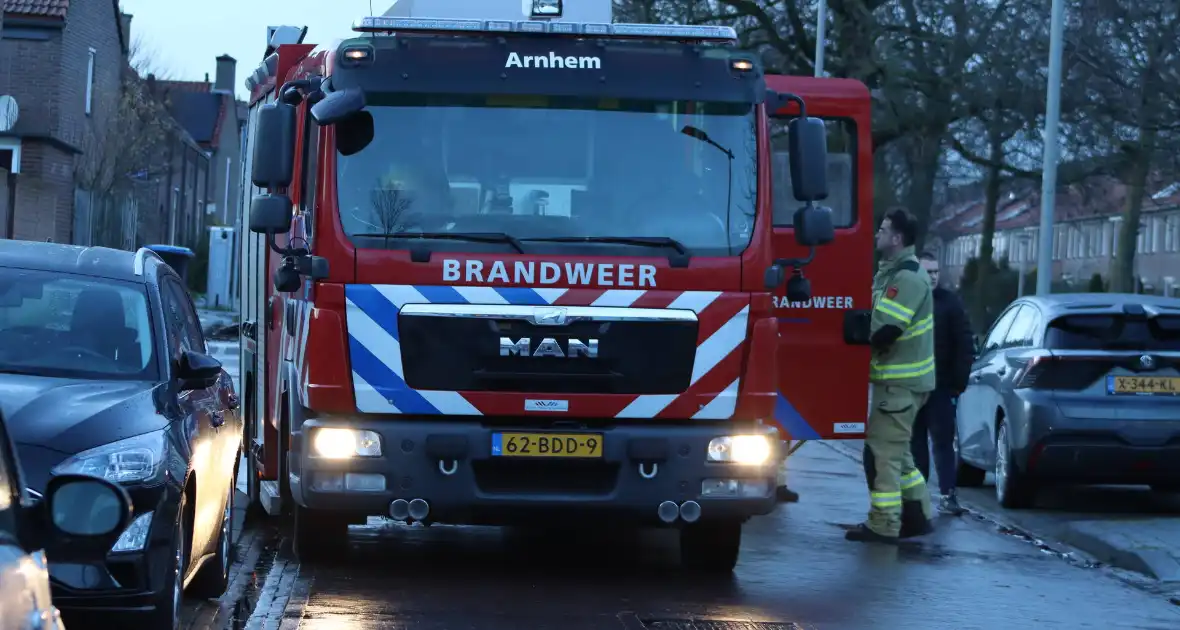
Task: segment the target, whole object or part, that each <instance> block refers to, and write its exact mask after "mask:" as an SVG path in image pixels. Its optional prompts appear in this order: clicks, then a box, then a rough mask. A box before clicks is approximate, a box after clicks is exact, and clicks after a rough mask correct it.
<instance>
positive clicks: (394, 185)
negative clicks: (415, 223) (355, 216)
mask: <svg viewBox="0 0 1180 630" xmlns="http://www.w3.org/2000/svg"><path fill="white" fill-rule="evenodd" d="M369 202H370V203H371V204H372V205H373V216H374V217H375V218H376V219H377V223H378V224H379V225H380V227H381V231H382V232H383V233H385V234H392V233H394V232H400V231H402V230H403V229H404V227H405V226H404V225H403V224H402V216H403V215H404V214H405V213H406V210H408V209H409V208H410V205H412V203H413V199H412V198H411V193H410V192H408V191H407V190H406V189H405V187H404V186H403V185H402V183H401V182H399V181H394V180H392V179H390V178H388V177H382V178H380V179H379V181H378V183H377V186H376V187H375V188H373V190H372V191H371V192H370V193H369Z"/></svg>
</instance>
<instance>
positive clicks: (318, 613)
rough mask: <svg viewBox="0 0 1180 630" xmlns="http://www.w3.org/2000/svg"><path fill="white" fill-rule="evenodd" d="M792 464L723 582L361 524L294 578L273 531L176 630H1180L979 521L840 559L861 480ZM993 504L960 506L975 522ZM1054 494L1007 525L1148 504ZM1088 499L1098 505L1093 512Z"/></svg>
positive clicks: (510, 537)
mask: <svg viewBox="0 0 1180 630" xmlns="http://www.w3.org/2000/svg"><path fill="white" fill-rule="evenodd" d="M227 345H228V344H227ZM225 350H227V352H226V354H230V352H228V350H229V349H228V348H226V349H225ZM219 358H221V357H219ZM227 368H228V369H231V371H232V372H236V369H235V368H236V366H233V367H232V368H231V367H230V366H227ZM235 376H236V374H235ZM791 464H792V466H791V471H792V472H791V485H792V487H793V488H795V489H796V490H798V491H799V492H800V493H801V494H802V496H803V499H802V502H800V503H797V504H790V505H784V506H780V507H779V508H778V510H777V511H776V512H775V513H774V514H772V515H770V516H767V517H763V518H759V519H755V520H754V521H751V522H750V523H749V524H748V525H747V528H746V537H745V542H744V546H743V550H742V560H741V563H740V564H739V566H738V568H737V570H736V571H735V573H734V575H733V576H732V577H726V578H716V577H709V576H702V575H699V574H691V573H686V572H684V571H682V570H681V569H680V568H679V564H678V557H677V556H678V553H677V551H676V544H675V539H674V538H673V537H672V536H671V535H670V534H669V533H668V532H646V533H644V534H642V535H638V536H636V535H634V534H628V533H627V532H620V531H612V530H611V529H610V528H609V526H608V525H607V524H598V523H593V524H587V527H586V528H585V529H584V530H583V531H576V532H572V531H571V532H554V531H544V530H543V529H537V530H533V531H528V530H500V529H496V528H476V527H451V526H443V525H436V526H433V527H430V528H420V527H414V528H408V527H405V526H401V525H395V524H392V523H379V522H374V523H373V524H371V525H369V526H366V527H354V528H353V529H352V533H351V536H350V539H351V542H352V545H351V549H350V551H349V554H348V555H347V557H341V558H339V559H338V560H337V561H336V562H333V563H329V564H321V565H317V566H306V565H305V566H300V565H299V564H298V563H296V562H295V561H294V558H293V557H292V555H291V553H290V547H289V541H287V540H285V535H284V531H283V530H282V528H281V527H280V526H279V525H278V524H277V523H275V522H273V521H269V520H265V521H262V522H259V523H256V524H253V525H251V526H249V527H247V528H245V530H244V531H243V533H242V535H241V539H240V540H241V544H240V546H239V562H238V564H237V566H236V567H235V570H234V578H233V583H231V586H230V589H229V592H227V594H226V596H225V597H223V598H222V599H221V601H219V602H218V601H208V602H188V603H187V605H186V608H185V613H184V620H185V624H184V627H185V628H191V629H192V630H204V629H214V628H217V629H221V628H234V629H235V630H236V629H241V628H249V629H251V630H253V629H254V628H259V629H262V628H276V629H281V630H295V629H297V628H298V629H300V630H328V629H332V630H343V629H350V630H351V629H354V628H355V629H364V630H368V629H383V630H403V629H405V630H410V629H415V630H418V629H420V630H426V629H430V630H436V629H437V630H466V629H488V630H525V629H529V630H532V629H536V630H542V629H545V628H561V629H570V630H576V629H580V628H586V629H599V628H601V629H615V628H622V629H625V630H641V629H644V628H650V629H652V630H656V629H658V630H682V629H683V630H688V629H692V628H700V629H705V628H708V629H710V630H723V629H725V628H735V629H741V630H777V629H778V628H815V629H817V630H836V629H839V630H860V629H865V630H870V629H884V630H902V629H905V630H921V629H931V630H968V629H974V628H979V629H982V630H994V629H997V628H1005V629H1012V628H1042V627H1062V628H1098V627H1101V628H1137V629H1158V630H1165V629H1168V630H1176V629H1178V628H1180V606H1177V605H1174V604H1172V603H1169V601H1168V598H1167V597H1161V596H1159V595H1153V594H1149V593H1147V592H1144V591H1143V590H1140V589H1136V588H1132V587H1131V586H1128V585H1127V584H1126V583H1124V582H1122V581H1120V580H1118V579H1116V577H1115V576H1114V575H1113V574H1112V573H1111V572H1109V571H1107V570H1105V569H1102V568H1087V567H1085V566H1080V565H1079V563H1076V562H1070V561H1067V559H1063V558H1062V557H1061V556H1060V555H1058V554H1056V553H1052V552H1050V551H1046V550H1042V548H1041V547H1038V546H1036V545H1034V544H1030V542H1028V541H1027V540H1026V539H1024V538H1022V537H1020V536H1015V535H1008V534H1006V533H1004V532H1005V531H1007V530H1005V529H1003V528H1001V527H997V525H996V524H995V523H993V522H991V521H988V520H984V519H982V518H976V517H971V516H967V517H963V518H953V517H940V519H939V521H938V526H939V530H938V531H937V532H936V533H935V534H933V535H931V536H928V537H926V538H924V539H921V540H920V541H914V542H909V543H905V544H903V546H901V547H899V548H888V547H878V546H867V545H862V544H856V543H849V542H846V541H844V539H843V530H842V529H841V528H840V524H841V523H850V522H854V521H857V520H859V519H861V518H862V517H863V516H864V511H865V509H866V506H867V501H868V498H867V491H866V489H865V487H864V478H863V473H862V472H861V467H860V464H859V463H858V462H856V461H854V460H853V459H852V458H850V457H849V456H848V455H847V454H845V453H843V452H842V451H839V450H838V449H837V448H835V447H833V446H832V445H828V444H822V443H813V444H810V445H808V446H807V447H805V448H803V449H801V450H800V451H799V452H798V454H797V455H796V456H794V457H792V459H791ZM990 492H991V488H982V489H979V490H970V491H967V492H966V493H965V494H968V495H970V496H969V497H965V498H969V499H970V500H971V501H972V502H973V503H978V504H983V505H985V506H986V504H987V501H988V500H989V499H988V493H990ZM1066 492H1068V494H1061V495H1055V496H1053V497H1050V498H1049V500H1048V503H1049V504H1046V505H1045V506H1043V507H1046V508H1049V511H1047V512H1040V511H1031V512H1026V513H1024V514H1025V516H1023V517H1022V518H1025V519H1027V518H1034V519H1039V520H1038V521H1037V522H1034V523H1032V524H1033V525H1034V526H1036V527H1034V529H1039V528H1041V527H1045V528H1047V527H1049V526H1050V525H1051V524H1052V522H1053V520H1054V518H1055V517H1054V512H1055V511H1058V510H1063V509H1065V510H1069V509H1070V506H1077V505H1085V504H1089V505H1095V503H1093V502H1092V501H1093V500H1099V502H1100V503H1103V502H1106V501H1107V499H1110V500H1111V502H1110V503H1109V504H1108V506H1109V507H1110V508H1111V509H1110V511H1111V512H1115V511H1116V510H1115V508H1114V506H1116V505H1117V506H1119V508H1121V509H1117V511H1119V512H1121V511H1123V509H1129V510H1137V509H1138V507H1137V506H1139V507H1142V506H1143V505H1144V504H1143V501H1146V500H1147V499H1145V498H1144V497H1142V496H1139V495H1134V496H1131V495H1128V494H1127V493H1126V492H1125V491H1114V490H1109V489H1105V490H1104V489H1079V490H1069V491H1066ZM1079 492H1080V493H1084V494H1085V496H1079V495H1077V493H1079ZM1095 492H1098V493H1100V494H1101V493H1106V494H1102V495H1101V496H1099V497H1097V499H1095V495H1094V493H1095ZM1111 492H1116V493H1117V494H1118V498H1117V501H1116V499H1114V498H1112V497H1114V495H1110V494H1109V493H1111ZM1103 497H1106V498H1105V499H1103ZM1079 501H1080V502H1082V503H1079ZM1128 501H1129V502H1130V503H1128ZM1157 507H1158V506H1157ZM1075 509H1077V508H1075ZM1143 511H1146V512H1151V511H1155V510H1151V509H1146V508H1145V509H1144V510H1143ZM237 518H238V520H239V522H240V520H241V518H242V515H241V513H240V512H239V513H238V514H237ZM1042 521H1043V522H1042Z"/></svg>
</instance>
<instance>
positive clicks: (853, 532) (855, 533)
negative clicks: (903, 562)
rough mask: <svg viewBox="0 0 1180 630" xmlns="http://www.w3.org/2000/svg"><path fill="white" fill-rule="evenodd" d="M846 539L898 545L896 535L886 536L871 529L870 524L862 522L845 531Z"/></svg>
mask: <svg viewBox="0 0 1180 630" xmlns="http://www.w3.org/2000/svg"><path fill="white" fill-rule="evenodd" d="M844 540H851V541H854V542H871V543H882V544H885V545H896V544H897V537H896V536H885V535H884V534H878V533H877V532H875V531H873V530H871V529H869V526H868V525H865V524H864V523H861V524H860V525H857V526H856V527H853V528H852V529H850V530H848V531H846V532H844Z"/></svg>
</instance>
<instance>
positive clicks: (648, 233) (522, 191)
mask: <svg viewBox="0 0 1180 630" xmlns="http://www.w3.org/2000/svg"><path fill="white" fill-rule="evenodd" d="M367 100H368V103H369V104H368V107H367V108H366V110H365V111H366V112H367V114H366V116H372V121H373V125H372V136H371V137H369V135H368V132H367V125H356V126H357V127H363V128H365V129H366V130H365V131H362V132H360V134H359V135H360V136H361V138H360V140H359V141H358V140H357V138H356V137H355V136H357V135H358V134H357V133H353V132H354V130H353V129H352V128H351V125H350V123H349V122H347V121H346V122H344V123H341V124H339V125H337V128H336V130H337V131H336V134H337V143H338V147H337V148H338V149H344V151H343V152H341V151H339V150H338V151H337V155H336V174H337V191H338V202H339V208H340V216H341V220H342V223H343V225H344V229H345V231H346V232H347V233H348V235H349V236H350V237H352V238H353V240H354V242H355V243H356V244H357V245H358V246H359V247H389V248H405V247H408V244H407V243H406V241H405V240H401V241H399V240H398V239H397V238H396V237H395V238H381V237H378V236H376V235H391V234H399V233H400V234H402V235H406V234H405V233H411V234H412V233H418V232H424V233H433V234H442V233H448V232H454V233H456V234H457V235H458V234H475V233H496V234H503V235H507V236H509V237H514V238H515V239H519V240H521V241H528V240H529V239H546V238H553V237H556V239H555V240H554V241H544V240H537V241H532V242H530V243H529V244H528V247H529V249H530V251H542V250H543V251H555V252H556V251H561V249H562V248H563V247H569V245H568V244H562V241H561V240H560V239H563V238H567V239H568V238H569V237H660V238H664V239H667V238H671V239H674V240H675V241H676V242H677V244H682V246H683V247H684V248H686V249H687V250H689V252H690V253H691V254H693V255H703V256H725V255H735V254H738V253H740V252H741V251H742V250H744V249H745V248H746V246H747V244H748V243H749V240H750V233H751V231H752V229H753V219H754V212H755V201H756V175H757V168H756V166H757V153H756V141H755V118H754V115H753V108H752V106H751V105H749V104H735V103H711V102H710V103H702V102H651V101H639V102H635V101H626V100H615V99H585V98H553V97H530V96H506V97H478V98H472V97H470V96H455V95H447V96H441V95H416V94H400V95H390V96H382V95H380V94H374V95H371V96H367ZM348 143H352V146H345V145H346V144H348ZM362 147H363V148H362ZM358 149H359V150H358ZM406 236H408V235H406ZM435 242H437V240H436V241H435ZM450 242H451V243H452V244H453V243H454V242H455V241H453V240H451V241H450ZM422 243H423V242H422V241H417V242H416V243H415V246H418V247H420V246H422V245H421V244H422ZM642 245H643V244H642V243H633V244H632V245H627V244H625V243H622V244H621V242H620V241H619V240H616V241H614V242H610V241H605V239H604V241H603V247H604V248H616V249H617V248H620V247H622V248H624V249H627V250H630V249H633V248H635V247H637V246H642ZM427 246H429V244H427ZM453 246H454V245H452V246H451V247H452V248H453ZM484 247H486V245H485V246H484ZM505 247H506V248H511V247H512V246H511V244H508V243H506V244H505ZM580 247H581V248H584V244H583V245H581V246H580ZM648 249H650V245H649V246H648ZM628 253H631V252H630V251H628Z"/></svg>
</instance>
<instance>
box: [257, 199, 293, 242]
mask: <svg viewBox="0 0 1180 630" xmlns="http://www.w3.org/2000/svg"><path fill="white" fill-rule="evenodd" d="M293 211H294V207H293V206H292V205H291V198H290V197H288V196H286V195H257V196H255V197H254V199H253V200H251V201H250V231H251V232H254V233H255V234H268V235H270V234H285V233H287V232H288V231H289V230H290V229H291V216H292V213H293Z"/></svg>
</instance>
